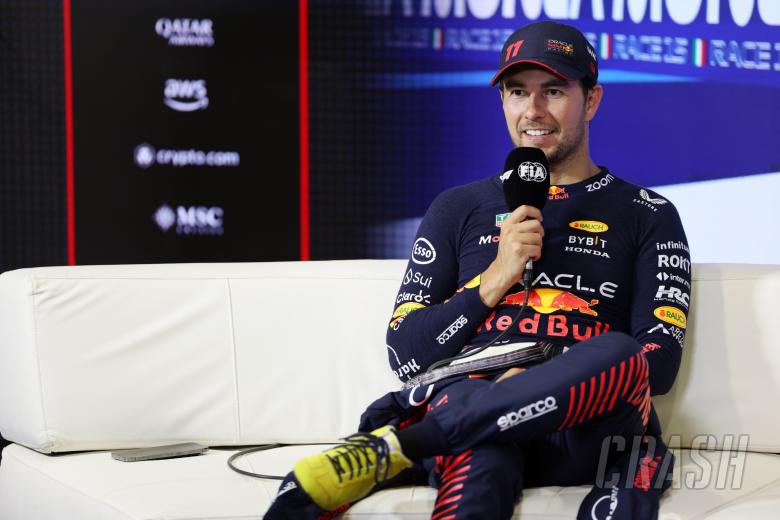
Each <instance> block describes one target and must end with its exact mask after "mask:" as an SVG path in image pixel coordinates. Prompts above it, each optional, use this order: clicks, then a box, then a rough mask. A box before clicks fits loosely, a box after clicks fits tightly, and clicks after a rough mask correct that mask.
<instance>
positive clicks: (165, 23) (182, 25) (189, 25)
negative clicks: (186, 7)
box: [154, 18, 214, 47]
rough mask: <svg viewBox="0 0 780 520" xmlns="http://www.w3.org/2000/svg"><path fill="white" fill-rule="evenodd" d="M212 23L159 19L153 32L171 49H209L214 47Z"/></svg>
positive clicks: (204, 20)
mask: <svg viewBox="0 0 780 520" xmlns="http://www.w3.org/2000/svg"><path fill="white" fill-rule="evenodd" d="M213 27H214V22H213V21H211V20H209V19H208V18H205V19H203V20H192V19H190V18H174V19H173V20H171V19H170V18H160V19H159V20H157V22H156V23H155V24H154V31H155V32H156V33H157V34H158V35H160V36H162V37H163V38H165V39H166V40H168V45H171V46H173V47H211V46H213V45H214V31H213Z"/></svg>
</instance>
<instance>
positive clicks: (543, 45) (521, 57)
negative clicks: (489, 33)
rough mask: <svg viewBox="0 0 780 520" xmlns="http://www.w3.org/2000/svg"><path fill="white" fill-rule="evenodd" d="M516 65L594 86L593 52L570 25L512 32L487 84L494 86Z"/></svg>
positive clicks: (530, 26)
mask: <svg viewBox="0 0 780 520" xmlns="http://www.w3.org/2000/svg"><path fill="white" fill-rule="evenodd" d="M519 63H531V64H534V65H538V66H540V67H543V68H545V69H547V70H549V71H550V72H552V73H553V74H556V75H558V76H560V77H562V78H564V79H567V80H570V81H574V80H580V79H582V78H587V79H589V80H590V81H591V82H592V83H593V84H594V85H595V84H596V83H597V82H598V77H599V65H598V60H597V59H596V51H595V50H594V49H593V46H592V45H591V44H590V42H588V40H587V39H586V38H585V36H584V35H583V34H582V33H581V32H580V31H579V30H578V29H576V28H574V27H572V26H571V25H564V24H562V23H557V22H549V21H544V22H536V23H531V24H528V25H526V26H524V27H521V28H520V29H518V30H516V31H515V32H513V33H512V34H511V35H510V36H509V38H508V39H507V41H506V43H504V48H503V49H501V57H500V61H499V64H498V72H496V75H495V76H493V79H492V80H490V84H491V85H495V84H496V83H497V82H498V80H499V78H501V76H502V75H503V74H504V72H506V71H507V70H508V69H509V68H510V67H513V66H515V65H517V64H519Z"/></svg>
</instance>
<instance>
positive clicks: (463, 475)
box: [280, 168, 691, 519]
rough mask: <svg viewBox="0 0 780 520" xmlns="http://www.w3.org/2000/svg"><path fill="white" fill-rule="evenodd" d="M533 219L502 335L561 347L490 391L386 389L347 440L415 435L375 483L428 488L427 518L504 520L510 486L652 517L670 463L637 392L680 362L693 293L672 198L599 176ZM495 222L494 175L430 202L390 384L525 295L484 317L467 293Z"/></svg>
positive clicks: (474, 381) (449, 384)
mask: <svg viewBox="0 0 780 520" xmlns="http://www.w3.org/2000/svg"><path fill="white" fill-rule="evenodd" d="M542 214H543V217H544V222H543V225H544V229H545V238H544V244H543V249H542V256H541V258H540V259H539V260H538V261H536V262H534V277H533V284H532V289H531V290H530V293H529V294H528V308H526V309H525V310H524V312H523V314H522V315H521V318H520V319H519V320H518V322H516V323H515V324H514V325H513V326H512V329H511V330H509V331H508V332H507V335H506V336H505V337H504V339H507V340H509V341H529V340H545V341H551V342H557V343H562V344H565V345H567V346H569V347H570V348H569V350H568V351H567V352H566V353H564V354H562V355H560V356H558V357H555V358H553V359H551V360H549V361H547V362H545V363H542V364H539V365H536V366H532V367H530V368H529V369H528V370H526V371H525V372H523V373H522V374H519V375H517V376H514V377H511V378H508V379H506V380H503V381H500V382H496V381H495V379H496V376H492V377H483V378H480V377H469V376H459V377H454V378H449V379H445V380H443V381H438V382H435V383H433V384H431V385H428V386H423V387H416V388H412V389H409V390H403V391H399V392H392V393H390V394H388V395H386V396H383V397H382V398H380V399H378V400H377V401H375V402H374V403H373V404H372V405H371V406H370V407H369V409H368V410H367V411H366V412H365V413H364V415H363V417H362V420H361V424H360V428H359V430H360V431H370V430H371V429H373V428H376V427H378V426H381V425H384V424H388V423H389V424H395V425H397V426H399V427H400V428H401V431H400V432H399V439H402V435H403V434H404V432H406V433H408V434H410V433H412V432H415V431H416V432H417V434H418V435H419V438H422V439H428V440H433V441H434V442H432V443H431V444H432V446H433V447H432V448H431V450H430V451H431V452H430V453H429V454H427V455H428V456H425V457H422V458H420V459H419V464H418V465H417V466H416V467H415V468H413V469H412V470H408V471H406V472H404V473H402V474H401V475H399V477H398V478H397V479H395V481H394V482H389V483H385V484H384V485H383V486H381V487H384V486H387V485H393V484H399V483H404V482H428V483H430V484H432V485H433V486H435V487H437V488H438V497H437V501H436V504H435V509H434V513H433V517H434V518H437V519H443V518H448V519H461V518H509V517H510V516H511V514H512V511H513V509H514V506H515V503H516V501H517V500H518V499H519V498H520V493H521V490H522V488H523V487H528V486H542V485H575V484H586V483H595V484H596V486H595V487H594V488H593V490H592V491H591V493H590V494H589V495H588V496H587V498H586V499H585V501H584V502H583V503H582V505H581V507H580V513H579V517H581V518H606V517H607V516H609V517H611V518H615V519H618V518H655V517H656V516H657V508H658V499H659V497H660V494H661V493H662V492H663V490H664V489H666V487H668V480H667V476H668V474H669V473H670V472H671V464H672V461H673V458H672V457H671V454H670V453H668V452H666V450H665V446H663V443H662V442H661V441H660V428H659V426H658V422H657V418H656V417H655V414H654V412H653V410H652V405H651V400H650V396H651V395H656V394H663V393H666V392H668V391H669V389H670V388H671V386H672V384H673V382H674V379H675V376H676V374H677V370H678V368H679V365H680V359H681V354H682V347H683V340H684V337H685V327H686V317H687V314H688V310H689V304H690V289H691V277H690V272H691V261H690V255H689V249H688V245H687V241H686V237H685V233H684V230H683V227H682V224H681V222H680V219H679V216H678V214H677V211H676V209H675V208H674V206H673V205H672V203H671V202H669V201H668V200H666V199H664V198H663V197H661V196H659V195H658V194H656V193H654V192H653V191H650V190H647V189H644V188H641V187H639V186H636V185H633V184H631V183H628V182H626V181H623V180H621V179H619V178H618V177H616V176H615V175H614V174H612V173H610V172H609V171H608V170H607V169H605V168H602V169H601V171H600V173H599V174H597V175H596V176H594V177H591V178H589V179H587V180H585V181H582V182H579V183H576V184H570V185H565V186H552V187H551V188H550V195H549V197H548V202H547V204H546V206H545V208H544V210H543V212H542ZM507 215H508V209H507V206H506V203H505V202H504V197H503V192H502V188H501V181H500V179H499V178H498V176H494V177H490V178H488V179H484V180H482V181H478V182H475V183H472V184H468V185H465V186H460V187H456V188H453V189H450V190H448V191H445V192H444V193H442V194H441V195H439V196H438V197H437V198H436V199H435V200H434V202H433V203H432V204H431V206H430V208H429V209H428V211H427V213H426V215H425V216H424V218H423V220H422V222H421V224H420V227H419V230H418V233H417V235H416V237H415V241H414V244H413V246H412V251H411V258H410V259H409V262H408V264H407V267H406V271H405V274H404V278H403V282H402V285H401V287H400V289H399V291H398V294H397V296H396V300H395V309H394V311H393V314H392V317H391V319H390V322H389V327H388V333H387V349H388V358H389V361H390V365H391V368H392V369H393V371H394V372H395V374H396V375H397V376H398V377H399V379H401V380H402V381H406V380H408V379H409V378H411V377H413V376H415V375H417V374H419V373H421V372H422V371H425V370H426V369H427V368H428V367H429V366H430V365H431V364H433V363H435V362H436V361H439V360H441V359H444V358H448V357H451V356H455V355H457V354H458V353H460V352H461V351H463V350H464V349H465V350H468V349H471V348H475V347H478V346H480V345H484V344H485V343H487V342H488V341H490V340H491V339H492V338H494V337H495V336H496V335H498V334H499V333H501V332H502V331H504V330H506V329H507V328H508V327H510V324H511V322H512V318H513V317H514V315H515V314H516V312H517V310H518V309H519V306H520V305H521V304H522V302H523V301H524V299H525V297H526V294H525V292H524V290H523V288H522V287H521V286H519V285H518V286H515V287H514V288H512V289H510V290H509V291H508V292H507V294H506V295H505V297H504V298H503V299H502V300H501V301H500V302H499V303H498V305H496V307H494V308H490V307H487V306H485V305H484V303H483V302H482V300H481V299H480V296H479V282H480V279H479V275H480V273H481V272H483V271H484V270H485V269H486V268H487V267H488V266H489V265H490V263H491V262H492V261H493V260H494V259H495V257H496V251H497V247H498V241H499V237H500V235H499V233H500V229H499V228H500V226H501V224H502V222H503V220H504V219H505V218H506V216H507ZM415 423H416V424H415ZM410 425H411V426H410ZM407 426H408V429H406V430H404V428H406V427H407ZM610 436H622V438H623V439H626V440H627V442H628V443H629V444H630V443H631V439H641V441H640V442H639V444H638V445H637V446H638V447H635V449H632V448H631V447H630V446H629V447H624V448H623V449H622V451H621V450H615V449H612V448H614V447H610V446H608V444H609V441H608V440H605V439H609V438H610ZM408 438H409V437H408V436H407V439H408ZM402 444H403V442H402ZM605 450H606V453H608V456H607V457H604V456H603V455H604V453H605ZM629 454H630V455H631V456H629ZM609 475H613V476H615V478H614V479H609V478H608V476H609ZM289 478H291V477H288V479H289ZM284 486H285V484H284V483H283V485H282V489H284ZM288 489H290V486H289V485H288ZM488 497H489V499H488ZM290 500H292V501H295V500H298V501H299V506H300V508H301V509H299V511H303V510H304V509H306V510H307V511H308V513H307V515H306V516H308V517H310V518H317V517H318V515H327V514H330V513H326V512H323V511H317V510H316V506H313V507H312V506H310V505H308V504H307V503H306V500H305V498H304V497H300V496H298V497H296V496H295V494H291V495H290ZM299 514H300V513H299ZM306 516H299V517H301V518H304V517H306ZM320 517H322V518H327V516H320ZM280 518H281V517H280Z"/></svg>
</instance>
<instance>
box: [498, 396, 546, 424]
mask: <svg viewBox="0 0 780 520" xmlns="http://www.w3.org/2000/svg"><path fill="white" fill-rule="evenodd" d="M557 409H558V404H557V403H556V402H555V398H554V397H553V396H551V395H549V396H547V397H545V398H544V399H539V400H538V401H536V402H535V403H531V404H529V405H527V406H523V407H522V408H520V409H519V410H517V411H516V412H509V413H508V414H506V415H502V416H501V417H499V418H498V421H496V424H497V425H498V427H499V428H500V429H501V431H504V430H508V429H509V428H513V427H515V426H517V425H518V424H520V423H524V422H526V421H530V420H531V419H536V418H537V417H539V416H540V415H544V414H547V413H550V412H552V411H555V410H557Z"/></svg>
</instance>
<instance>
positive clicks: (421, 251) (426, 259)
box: [412, 237, 436, 265]
mask: <svg viewBox="0 0 780 520" xmlns="http://www.w3.org/2000/svg"><path fill="white" fill-rule="evenodd" d="M435 260H436V249H435V248H434V247H433V244H431V243H430V241H428V239H427V238H423V237H420V238H418V239H417V240H415V241H414V245H413V246H412V262H414V263H415V264H420V265H425V264H432V263H433V262H434V261H435Z"/></svg>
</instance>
